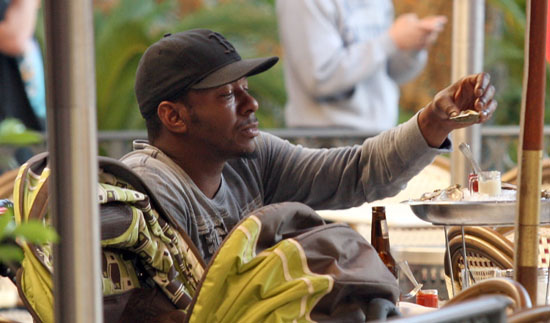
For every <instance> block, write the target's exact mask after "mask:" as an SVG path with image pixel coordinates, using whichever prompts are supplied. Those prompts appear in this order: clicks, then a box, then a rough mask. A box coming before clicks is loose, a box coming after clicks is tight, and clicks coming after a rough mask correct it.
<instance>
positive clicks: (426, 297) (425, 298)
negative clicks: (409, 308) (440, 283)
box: [416, 289, 439, 308]
mask: <svg viewBox="0 0 550 323" xmlns="http://www.w3.org/2000/svg"><path fill="white" fill-rule="evenodd" d="M416 304H418V305H422V306H427V307H434V308H438V307H439V298H438V293H437V289H421V290H419V291H418V294H416Z"/></svg>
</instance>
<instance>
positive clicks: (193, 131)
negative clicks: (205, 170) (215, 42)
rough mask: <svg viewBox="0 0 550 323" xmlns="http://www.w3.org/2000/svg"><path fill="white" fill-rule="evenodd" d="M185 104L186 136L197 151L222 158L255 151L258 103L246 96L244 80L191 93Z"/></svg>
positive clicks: (246, 89)
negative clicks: (188, 118) (205, 151)
mask: <svg viewBox="0 0 550 323" xmlns="http://www.w3.org/2000/svg"><path fill="white" fill-rule="evenodd" d="M186 104H187V105H188V107H187V109H188V112H189V114H190V122H189V126H188V131H187V136H189V138H190V139H192V142H194V143H196V144H198V145H199V147H200V149H206V150H207V151H208V153H209V154H213V155H217V156H219V157H221V158H226V159H227V158H234V157H244V156H247V155H250V154H252V153H253V152H254V151H255V149H256V147H255V144H254V137H256V136H258V135H259V130H258V120H257V119H256V116H255V115H254V113H255V112H256V110H258V102H257V101H256V100H255V99H254V98H253V97H252V96H251V95H249V94H248V81H247V80H246V78H241V79H240V80H238V81H235V82H233V83H229V84H226V85H222V86H220V87H217V88H213V89H206V90H191V91H189V93H188V95H187V99H186Z"/></svg>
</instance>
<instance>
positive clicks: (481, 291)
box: [444, 277, 532, 314]
mask: <svg viewBox="0 0 550 323" xmlns="http://www.w3.org/2000/svg"><path fill="white" fill-rule="evenodd" d="M487 295H503V296H506V297H508V298H509V299H510V300H511V301H512V302H511V304H510V306H509V313H510V314H511V313H515V312H517V311H520V310H524V309H528V308H531V307H532V304H531V298H530V297H529V293H528V292H527V290H526V289H525V287H523V286H522V285H521V284H520V283H518V282H517V281H515V280H512V279H509V278H504V277H500V278H490V279H486V280H483V281H481V282H479V283H477V284H475V285H473V286H471V287H468V288H466V289H464V290H462V291H461V292H460V293H458V294H457V295H456V296H455V297H453V298H452V299H450V300H449V301H448V302H447V303H445V305H444V307H447V306H452V305H455V304H457V303H460V302H464V301H466V300H472V299H475V298H478V297H481V296H487Z"/></svg>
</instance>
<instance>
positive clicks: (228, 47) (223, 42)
mask: <svg viewBox="0 0 550 323" xmlns="http://www.w3.org/2000/svg"><path fill="white" fill-rule="evenodd" d="M208 38H214V39H215V40H217V41H218V43H220V45H222V46H223V48H225V53H226V54H229V53H232V52H234V51H235V47H233V45H231V43H230V42H228V41H227V39H225V38H224V37H223V36H222V35H220V34H218V33H211V34H210V35H208Z"/></svg>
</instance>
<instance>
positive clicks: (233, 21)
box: [94, 0, 286, 130]
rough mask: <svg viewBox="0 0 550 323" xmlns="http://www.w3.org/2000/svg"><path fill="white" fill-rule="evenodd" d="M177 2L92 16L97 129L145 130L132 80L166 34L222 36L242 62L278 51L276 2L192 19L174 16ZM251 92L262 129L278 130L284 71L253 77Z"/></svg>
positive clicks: (238, 4) (128, 5) (240, 4)
mask: <svg viewBox="0 0 550 323" xmlns="http://www.w3.org/2000/svg"><path fill="white" fill-rule="evenodd" d="M176 4H177V3H176V2H175V1H163V2H161V3H159V2H154V1H144V2H139V5H136V2H135V1H133V0H122V1H120V3H119V4H118V5H117V7H116V8H114V10H112V11H109V12H108V13H103V12H100V11H96V13H95V21H94V23H95V39H96V79H97V110H98V119H97V120H98V128H99V129H100V130H116V129H143V128H144V123H143V120H142V118H141V115H140V114H139V110H138V107H137V102H136V100H135V96H134V90H133V89H134V86H133V85H134V78H135V71H136V69H137V65H138V62H139V58H140V57H141V55H142V54H143V52H144V51H145V49H146V48H147V47H148V46H149V45H151V44H152V43H154V42H155V41H156V40H158V39H160V38H161V37H162V35H163V34H164V33H167V32H178V31H183V30H187V29H193V28H209V29H212V30H216V31H218V32H221V33H222V34H224V35H225V36H227V37H228V38H229V40H230V41H231V42H233V43H234V44H235V46H236V47H237V48H238V50H239V52H240V54H241V56H243V57H244V58H247V57H257V56H267V55H273V54H274V53H276V52H277V51H278V39H277V25H276V18H275V15H274V13H273V5H274V2H273V1H271V0H261V1H255V2H248V1H235V2H234V3H228V4H220V5H214V6H210V7H205V8H203V9H201V10H199V11H196V12H193V13H192V14H189V15H186V16H183V17H179V16H177V15H176V12H177V10H176V8H177V7H176ZM250 91H251V92H252V93H253V95H255V96H256V98H257V99H258V102H260V105H261V109H260V110H259V111H258V117H259V118H260V121H261V123H262V126H263V127H280V126H282V120H283V119H282V114H281V113H280V111H281V110H282V105H283V104H284V102H285V101H286V96H285V90H284V83H283V72H282V65H281V64H280V63H279V64H277V66H276V67H275V68H273V69H272V70H270V71H268V72H266V73H263V74H261V75H258V76H255V77H254V78H252V80H251V82H250Z"/></svg>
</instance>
